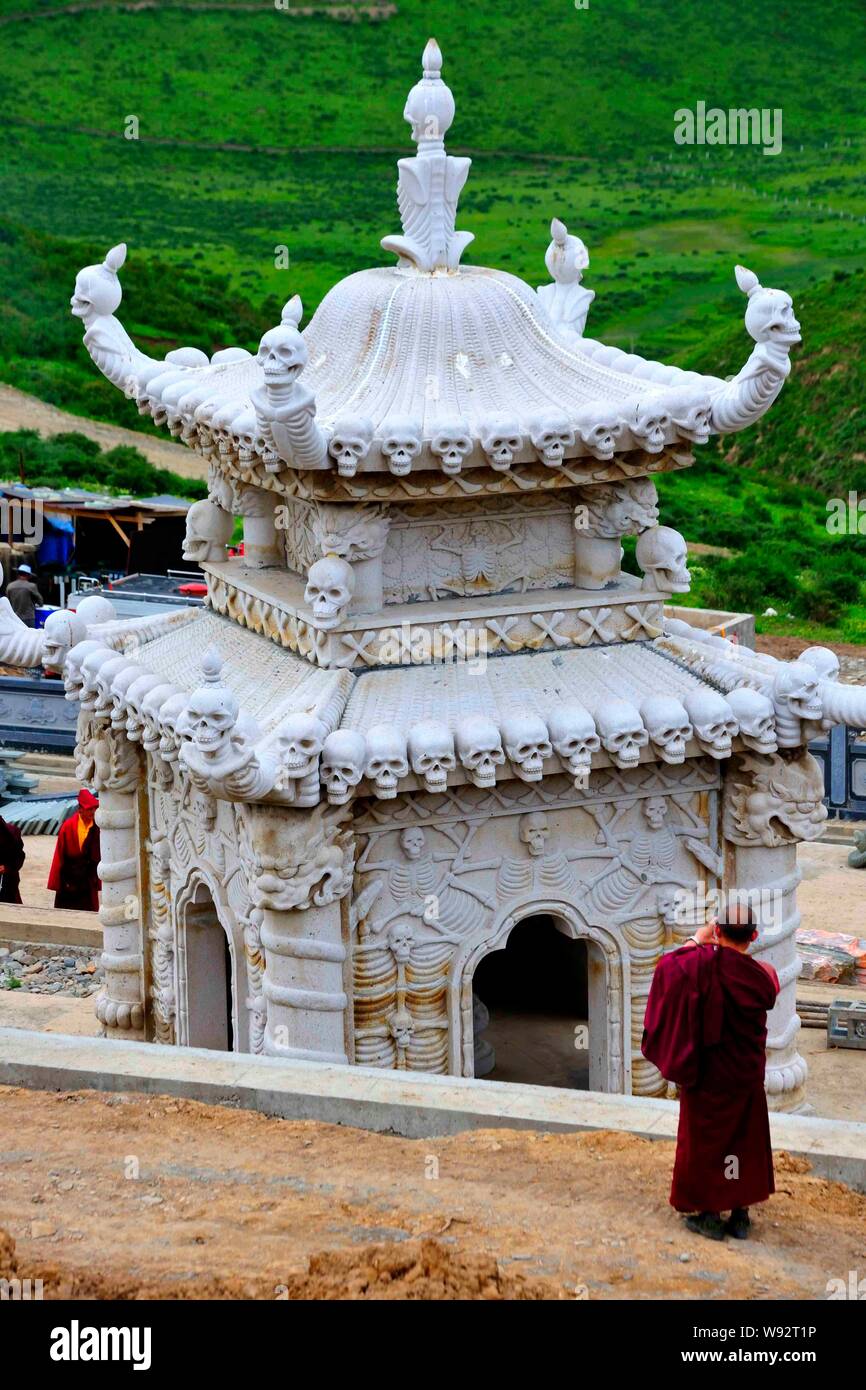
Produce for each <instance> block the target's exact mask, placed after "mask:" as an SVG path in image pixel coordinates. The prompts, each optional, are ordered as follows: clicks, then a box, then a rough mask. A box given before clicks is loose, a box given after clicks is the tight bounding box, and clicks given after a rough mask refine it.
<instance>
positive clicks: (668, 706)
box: [640, 695, 692, 763]
mask: <svg viewBox="0 0 866 1390" xmlns="http://www.w3.org/2000/svg"><path fill="white" fill-rule="evenodd" d="M640 712H641V718H642V719H643V722H644V724H645V725H646V727H647V729H648V730H649V736H650V738H651V739H652V743H653V747H654V748H655V749H656V750H657V752H658V754H659V756H660V757H661V759H662V761H663V762H666V763H681V762H683V760H684V759H685V756H686V744H687V743H688V741H689V739H690V738H691V736H692V725H691V720H690V719H689V716H688V714H687V713H686V710H685V706H684V705H682V704H681V703H680V701H679V700H677V699H675V698H674V697H673V696H672V695H650V696H649V698H648V699H646V700H644V702H643V704H642V705H641V707H640Z"/></svg>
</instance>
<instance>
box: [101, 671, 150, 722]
mask: <svg viewBox="0 0 866 1390" xmlns="http://www.w3.org/2000/svg"><path fill="white" fill-rule="evenodd" d="M146 674H147V673H146V672H145V670H144V668H143V667H141V666H139V665H137V663H135V662H130V661H129V659H127V664H126V666H125V668H123V669H121V670H120V671H118V672H117V674H116V675H115V676H114V677H113V679H112V682H111V688H110V692H109V693H110V695H111V717H110V723H111V727H112V729H125V728H126V713H127V711H126V693H127V691H128V690H129V688H130V686H131V685H133V684H134V683H135V682H136V681H137V680H138V679H139V677H140V676H143V675H146Z"/></svg>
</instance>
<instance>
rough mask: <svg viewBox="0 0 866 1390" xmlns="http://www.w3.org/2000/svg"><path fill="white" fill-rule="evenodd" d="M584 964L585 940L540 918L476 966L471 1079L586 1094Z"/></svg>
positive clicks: (519, 927) (531, 920) (527, 922)
mask: <svg viewBox="0 0 866 1390" xmlns="http://www.w3.org/2000/svg"><path fill="white" fill-rule="evenodd" d="M587 956H588V952H587V943H586V940H585V938H584V939H581V938H578V937H573V936H569V935H568V933H567V932H564V931H563V930H562V927H561V925H559V924H558V923H557V921H556V919H555V918H553V917H550V916H547V915H539V916H535V917H525V918H524V919H523V921H522V922H519V923H518V924H517V926H516V927H514V928H513V930H512V931H511V932H510V933H509V935H508V938H507V940H506V942H505V944H504V946H503V947H502V948H501V949H499V950H496V951H490V952H489V953H488V954H487V955H486V956H484V958H483V959H482V960H480V961H479V962H478V965H477V967H476V970H475V975H474V977H473V981H472V993H473V996H474V997H473V1041H474V1045H475V1075H476V1076H483V1077H485V1078H486V1079H487V1080H488V1081H511V1082H523V1083H527V1084H530V1085H534V1086H564V1087H567V1088H569V1089H573V1090H584V1091H586V1090H589V998H588V995H589V988H588V984H589V982H588V959H587ZM485 1014H486V1015H487V1022H486V1026H485Z"/></svg>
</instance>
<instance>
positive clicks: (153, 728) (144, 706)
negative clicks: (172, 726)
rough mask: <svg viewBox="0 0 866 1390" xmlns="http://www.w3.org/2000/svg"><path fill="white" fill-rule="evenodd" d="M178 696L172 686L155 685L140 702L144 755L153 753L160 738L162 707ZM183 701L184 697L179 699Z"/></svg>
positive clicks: (178, 692)
mask: <svg viewBox="0 0 866 1390" xmlns="http://www.w3.org/2000/svg"><path fill="white" fill-rule="evenodd" d="M178 695H180V691H177V690H175V688H174V686H173V685H168V684H165V685H156V686H154V687H153V688H152V689H150V690H149V691H148V692H147V694H146V695H145V697H144V699H143V700H142V702H141V717H142V731H141V746H142V748H143V749H144V751H145V752H146V753H155V752H156V751H157V749H158V748H159V742H160V737H161V730H160V719H161V716H162V709H163V706H164V705H166V703H167V702H168V700H170V699H171V698H172V697H175V698H176V697H177V696H178ZM181 698H183V699H184V702H185V697H181Z"/></svg>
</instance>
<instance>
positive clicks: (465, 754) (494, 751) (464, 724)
mask: <svg viewBox="0 0 866 1390" xmlns="http://www.w3.org/2000/svg"><path fill="white" fill-rule="evenodd" d="M455 739H456V743H457V753H458V756H459V758H460V761H461V763H462V764H463V766H464V767H465V769H466V771H467V772H468V773H469V776H470V777H471V779H472V781H473V783H474V784H475V786H476V787H494V786H495V785H496V769H497V767H500V766H501V765H502V764H503V763H504V762H505V749H504V748H503V747H502V739H501V738H500V735H499V730H498V729H497V727H496V725H495V724H494V723H493V721H492V720H491V719H488V718H487V717H486V716H485V715H483V714H470V715H468V716H467V717H466V718H465V719H461V720H460V722H459V724H458V725H457V728H456V730H455Z"/></svg>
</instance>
